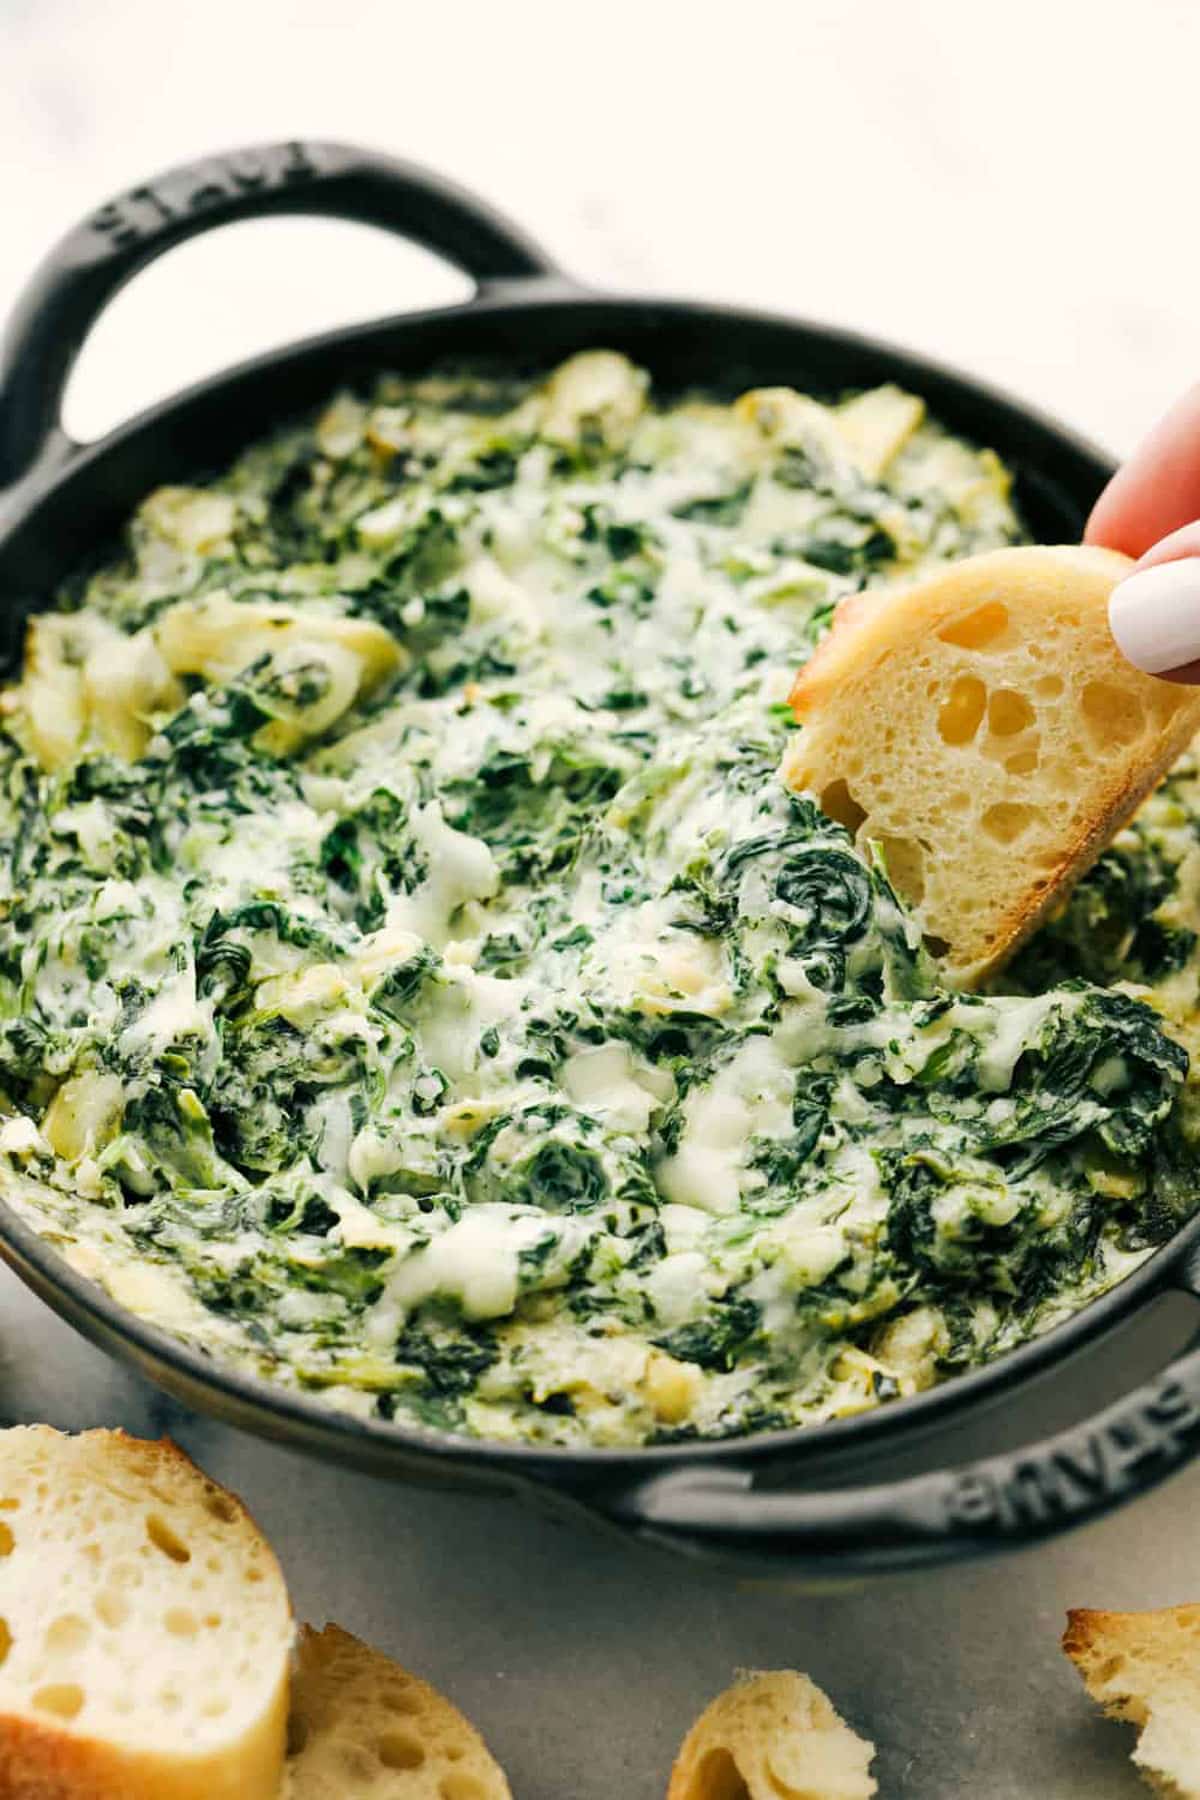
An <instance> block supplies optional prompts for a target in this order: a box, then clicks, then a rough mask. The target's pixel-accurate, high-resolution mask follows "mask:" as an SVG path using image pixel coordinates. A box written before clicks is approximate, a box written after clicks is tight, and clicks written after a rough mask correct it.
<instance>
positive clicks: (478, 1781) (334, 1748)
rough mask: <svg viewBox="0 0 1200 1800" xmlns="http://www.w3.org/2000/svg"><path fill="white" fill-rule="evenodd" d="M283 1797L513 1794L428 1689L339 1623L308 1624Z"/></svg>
mask: <svg viewBox="0 0 1200 1800" xmlns="http://www.w3.org/2000/svg"><path fill="white" fill-rule="evenodd" d="M282 1794H283V1800H368V1797H369V1800H512V1793H511V1790H510V1788H509V1785H508V1782H507V1781H506V1779H505V1777H504V1772H503V1770H502V1769H501V1768H500V1766H499V1764H498V1763H496V1762H495V1761H494V1759H493V1758H492V1756H491V1754H490V1753H489V1751H488V1748H487V1745H486V1744H485V1743H484V1741H483V1739H482V1738H481V1737H480V1735H479V1733H478V1732H477V1731H476V1730H475V1728H474V1726H473V1725H469V1724H468V1723H467V1721H466V1719H464V1718H463V1716H462V1714H461V1713H460V1712H458V1711H457V1710H456V1708H455V1707H453V1706H451V1704H450V1702H449V1701H448V1700H446V1699H444V1698H443V1696H442V1695H441V1694H439V1693H438V1692H437V1691H436V1690H435V1689H434V1688H431V1687H428V1686H427V1685H426V1684H425V1682H423V1681H418V1680H417V1678H416V1677H415V1676H414V1675H409V1674H406V1673H405V1671H404V1670H403V1669H402V1668H400V1667H399V1666H398V1665H397V1664H396V1663H394V1662H392V1661H391V1659H390V1658H389V1657H386V1656H384V1655H383V1654H382V1653H381V1652H380V1651H378V1650H372V1649H370V1648H369V1646H368V1645H366V1644H361V1643H359V1641H358V1639H357V1638H354V1637H351V1636H350V1634H349V1632H346V1631H342V1630H341V1629H340V1627H339V1626H337V1625H327V1626H326V1627H325V1629H324V1631H314V1630H313V1629H312V1628H311V1627H310V1626H307V1625H306V1626H305V1627H304V1629H303V1630H302V1632H301V1634H300V1642H299V1645H298V1649H297V1661H296V1673H295V1677H294V1680H293V1684H292V1714H291V1720H290V1724H289V1754H288V1760H287V1773H286V1776H285V1779H284V1785H283V1790H282Z"/></svg>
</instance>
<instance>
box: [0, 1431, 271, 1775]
mask: <svg viewBox="0 0 1200 1800" xmlns="http://www.w3.org/2000/svg"><path fill="white" fill-rule="evenodd" d="M291 1642H292V1620H291V1611H290V1607H289V1605H288V1597H287V1591H286V1588H285V1586H284V1583H283V1578H282V1576H281V1574H280V1571H279V1566H278V1564H277V1563H276V1560H275V1557H274V1554H273V1553H272V1551H271V1548H270V1545H269V1544H268V1543H267V1542H266V1540H265V1538H264V1537H263V1536H262V1534H261V1532H260V1531H259V1530H258V1528H257V1526H256V1525H255V1524H254V1521H253V1520H252V1519H251V1518H250V1516H249V1514H248V1513H247V1512H246V1510H245V1508H244V1507H243V1506H242V1505H241V1503H240V1502H239V1501H238V1500H237V1499H235V1497H234V1496H233V1495H232V1494H229V1493H227V1492H226V1490H225V1489H224V1488H221V1487H219V1486H218V1485H217V1484H216V1483H215V1482H213V1481H210V1480H209V1479H208V1478H207V1477H206V1476H205V1475H203V1474H202V1473H201V1471H200V1470H199V1469H197V1468H196V1466H195V1465H194V1463H192V1462H191V1461H190V1460H189V1458H188V1457H187V1456H185V1455H184V1454H183V1452H182V1451H181V1450H179V1449H177V1448H176V1446H175V1445H174V1444H172V1443H170V1442H169V1441H168V1440H166V1439H164V1440H163V1441H162V1442H159V1443H151V1442H145V1441H143V1440H140V1439H137V1438H132V1437H128V1436H126V1434H125V1433H124V1432H120V1431H87V1432H83V1433H82V1434H80V1435H79V1436H76V1437H70V1436H64V1435H62V1434H60V1433H59V1432H56V1431H53V1430H51V1429H50V1428H49V1427H48V1426H42V1425H33V1426H17V1427H13V1428H12V1429H10V1430H7V1431H3V1432H0V1794H12V1795H18V1794H19V1795H22V1796H28V1797H30V1800H269V1797H271V1796H274V1795H275V1794H276V1792H277V1789H278V1782H279V1776H280V1771H281V1768H282V1763H283V1752H284V1737H285V1724H286V1714H287V1676H288V1663H289V1655H290V1649H291Z"/></svg>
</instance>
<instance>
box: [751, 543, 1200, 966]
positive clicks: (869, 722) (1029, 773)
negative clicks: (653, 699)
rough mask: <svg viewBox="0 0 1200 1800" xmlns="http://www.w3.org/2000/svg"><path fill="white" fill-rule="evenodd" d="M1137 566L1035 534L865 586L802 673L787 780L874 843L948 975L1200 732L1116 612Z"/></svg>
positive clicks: (993, 957) (1051, 898) (1026, 918)
mask: <svg viewBox="0 0 1200 1800" xmlns="http://www.w3.org/2000/svg"><path fill="white" fill-rule="evenodd" d="M1131 566H1132V565H1131V564H1130V562H1129V560H1128V558H1126V557H1124V556H1119V555H1117V554H1116V553H1115V552H1113V551H1109V550H1097V549H1091V548H1086V549H1085V548H1077V547H1065V548H1059V549H1044V548H1040V547H1034V546H1026V547H1023V548H1020V549H1012V550H995V551H992V552H990V553H989V554H987V555H985V556H976V557H970V558H968V559H966V560H965V561H963V562H959V563H952V564H950V565H949V566H948V567H947V568H945V569H943V570H940V571H938V572H937V573H936V574H934V575H931V576H929V577H927V578H926V579H924V580H922V581H919V582H917V583H915V584H913V585H912V586H910V587H907V588H900V589H896V590H895V591H893V592H887V593H883V594H881V595H878V596H876V595H874V594H871V593H866V594H862V595H856V596H855V597H854V598H853V599H851V600H849V601H846V602H843V604H842V606H841V607H840V608H839V609H838V613H837V616H836V620H835V624H834V627H833V630H832V631H831V633H830V634H829V636H828V638H827V639H826V640H825V642H824V644H823V645H822V646H821V647H820V649H819V650H818V651H817V653H816V655H815V656H814V657H813V658H812V660H811V662H809V664H808V665H807V667H806V668H805V669H803V670H802V671H801V673H800V674H799V676H797V678H796V682H795V685H794V687H793V689H792V696H791V698H792V707H793V710H794V712H795V715H796V718H797V719H798V720H799V721H800V723H801V724H802V725H803V727H804V729H803V731H801V732H799V733H798V734H797V736H796V739H795V741H794V743H793V744H792V746H791V747H790V749H789V752H788V755H787V759H786V763H785V770H784V773H785V778H786V779H787V781H788V782H789V784H790V785H791V786H792V787H794V788H796V789H797V790H803V791H806V792H810V793H813V794H815V795H816V796H817V798H818V800H819V801H820V802H821V805H822V806H823V807H824V809H825V811H826V812H827V813H830V814H831V815H832V816H833V817H834V818H836V819H837V820H838V821H839V822H840V823H841V824H843V825H846V826H847V827H848V828H849V829H850V830H851V831H852V832H853V834H854V836H855V838H856V840H857V841H858V843H859V844H863V845H865V844H866V843H868V842H871V841H874V842H877V843H878V844H879V845H880V846H881V848H882V851H883V855H884V858H885V860H886V864H887V869H888V874H889V876H890V878H891V880H892V884H893V886H894V887H895V888H896V889H897V891H898V892H899V893H900V894H901V896H902V897H903V898H904V899H905V900H906V901H907V902H908V903H909V905H910V906H911V907H912V909H913V910H914V912H915V915H916V918H917V920H918V922H919V924H920V926H921V929H922V931H923V932H924V933H925V936H926V939H927V940H928V942H929V945H930V948H931V949H933V950H934V951H935V953H936V954H938V955H940V956H941V957H942V959H943V961H942V972H943V975H944V977H945V979H946V980H947V981H949V982H950V983H951V984H952V985H954V986H958V987H971V986H974V985H975V984H976V983H977V982H979V981H980V980H982V979H983V977H984V976H985V975H987V974H988V973H989V972H990V971H991V970H993V969H995V968H997V967H998V966H999V965H1000V964H1001V963H1002V962H1003V961H1004V960H1005V958H1006V957H1008V956H1009V955H1011V953H1012V952H1013V951H1014V950H1015V949H1017V947H1018V946H1019V945H1020V944H1021V943H1022V942H1023V941H1024V940H1025V939H1026V938H1027V937H1028V936H1029V935H1030V934H1031V933H1032V932H1033V931H1034V930H1035V929H1036V927H1037V926H1038V925H1039V924H1040V923H1041V921H1042V919H1043V918H1044V917H1045V916H1046V914H1047V913H1048V912H1049V911H1050V909H1051V908H1052V907H1053V906H1054V904H1055V902H1056V901H1057V900H1058V899H1059V898H1060V896H1062V895H1063V893H1064V892H1065V890H1066V889H1067V888H1069V886H1070V885H1071V884H1072V883H1073V882H1075V881H1076V880H1078V878H1079V876H1081V875H1082V874H1083V873H1084V872H1085V871H1086V870H1087V869H1088V868H1089V867H1090V866H1091V864H1092V863H1093V862H1094V861H1095V859H1096V858H1097V856H1099V854H1100V852H1101V851H1102V850H1103V849H1104V848H1105V846H1106V845H1107V844H1108V843H1109V842H1110V841H1111V839H1112V837H1113V836H1114V834H1115V833H1116V832H1117V831H1118V830H1119V829H1120V827H1121V826H1122V825H1123V824H1125V822H1126V821H1127V820H1128V819H1129V817H1130V815H1131V814H1132V813H1133V811H1134V810H1135V808H1136V807H1137V805H1138V803H1139V802H1140V801H1141V800H1142V799H1143V798H1144V797H1145V795H1146V794H1147V793H1149V791H1150V789H1151V788H1152V787H1153V786H1154V785H1155V783H1156V782H1157V781H1158V780H1159V779H1160V778H1161V777H1162V775H1163V774H1165V772H1166V771H1167V769H1168V768H1169V767H1170V766H1171V764H1172V763H1173V762H1174V761H1175V759H1176V758H1177V757H1178V756H1179V755H1180V753H1181V752H1182V751H1183V750H1184V749H1185V748H1186V746H1187V744H1188V743H1189V741H1190V740H1191V738H1192V737H1193V736H1194V735H1195V733H1196V732H1197V731H1198V730H1200V689H1196V688H1187V687H1180V686H1178V685H1175V684H1173V683H1171V682H1167V681H1160V680H1159V679H1157V678H1156V677H1155V676H1153V675H1143V674H1142V673H1141V672H1140V671H1139V670H1137V669H1135V668H1133V666H1132V665H1131V664H1130V663H1127V662H1126V661H1125V659H1124V657H1123V656H1122V655H1121V653H1120V651H1119V650H1118V649H1117V646H1116V643H1115V642H1114V640H1113V637H1112V634H1111V633H1110V631H1109V628H1108V597H1109V594H1110V593H1111V592H1112V589H1113V588H1114V587H1115V586H1116V584H1117V582H1118V581H1119V580H1120V579H1121V577H1122V576H1123V575H1124V574H1125V573H1126V572H1127V571H1128V569H1129V568H1130V567H1131Z"/></svg>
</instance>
